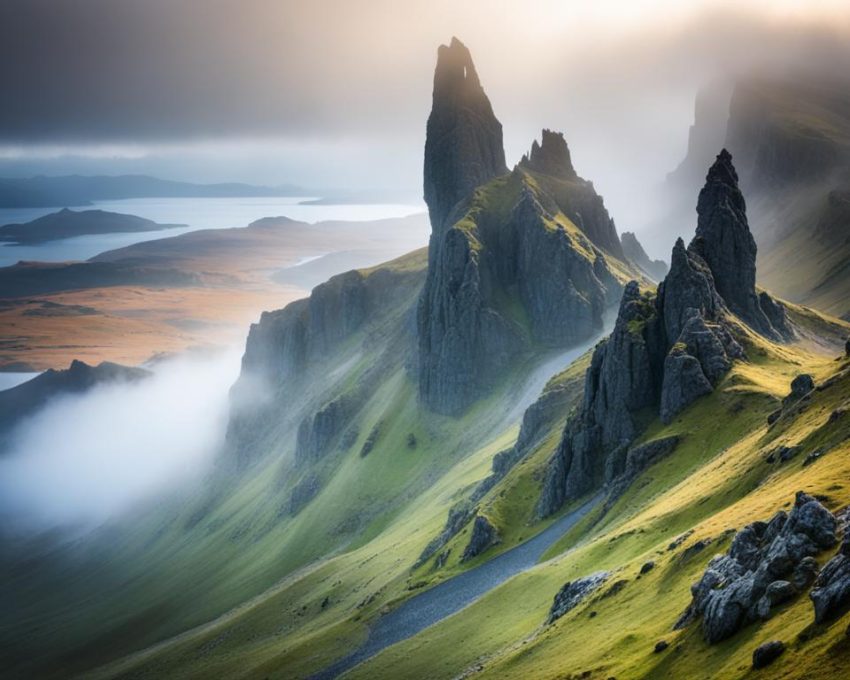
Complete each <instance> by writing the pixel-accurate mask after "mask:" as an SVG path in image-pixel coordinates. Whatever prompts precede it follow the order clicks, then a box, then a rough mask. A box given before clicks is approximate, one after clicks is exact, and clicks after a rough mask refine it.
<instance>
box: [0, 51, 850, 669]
mask: <svg viewBox="0 0 850 680" xmlns="http://www.w3.org/2000/svg"><path fill="white" fill-rule="evenodd" d="M476 54H477V52H476ZM432 63H433V62H432ZM432 63H429V64H428V66H429V67H430V66H431V64H432ZM480 63H481V64H485V63H486V64H492V63H493V62H492V61H487V60H482V61H481V62H480ZM497 75H498V74H496V73H493V74H491V73H489V72H485V71H484V68H483V66H482V74H481V75H479V72H478V69H477V65H476V62H475V61H473V57H472V52H471V51H470V49H468V47H467V46H466V45H465V44H464V43H463V42H461V41H460V40H459V39H458V38H456V37H453V38H452V39H451V40H450V41H449V42H447V43H446V44H443V45H440V46H439V47H438V48H437V51H436V63H433V87H432V89H431V92H430V94H431V99H430V106H431V108H430V114H429V115H428V117H427V122H426V121H425V120H424V116H423V117H422V118H423V120H422V121H420V124H419V127H420V128H421V127H423V126H422V125H421V123H423V122H424V131H425V136H424V149H423V157H422V159H421V160H422V161H423V162H422V165H421V171H422V174H421V180H422V188H423V194H424V201H425V205H426V207H427V213H425V214H423V213H422V212H421V211H420V210H417V209H416V206H413V209H412V210H410V211H408V209H409V208H410V207H411V206H404V205H398V204H390V203H386V204H366V203H363V204H357V205H355V204H354V203H345V202H344V201H345V200H346V197H349V198H350V197H351V196H354V195H356V194H357V192H356V191H354V190H353V189H352V190H350V191H348V190H346V191H343V190H339V191H337V192H331V193H329V194H328V196H326V197H325V198H323V199H316V200H310V201H306V202H300V199H299V200H298V202H295V199H296V198H297V197H296V196H295V192H297V187H294V186H291V185H287V186H280V187H271V186H269V187H266V186H259V185H256V186H255V185H242V184H217V185H191V184H189V183H165V184H163V183H162V182H161V181H159V180H154V179H153V178H149V177H144V178H135V180H133V181H130V179H128V178H127V177H124V178H123V179H122V178H118V177H117V178H115V180H114V181H109V182H106V183H105V184H104V186H105V187H106V188H108V189H109V191H110V192H112V193H108V194H107V195H106V196H105V198H106V199H108V200H115V201H116V202H121V201H123V200H124V198H125V195H126V193H127V191H130V189H128V188H127V186H128V183H129V186H130V187H131V189H132V187H133V186H136V189H133V191H142V193H141V194H139V196H144V198H143V199H140V200H145V201H148V200H151V201H154V203H152V204H148V208H149V209H150V211H151V212H147V213H145V214H144V215H142V214H141V213H142V212H144V210H140V216H139V217H138V218H133V216H132V215H128V214H124V215H119V216H118V217H121V218H128V222H127V224H126V225H125V226H126V228H127V229H128V230H131V231H132V230H135V229H136V228H144V229H147V228H148V227H151V228H153V227H155V228H157V229H159V228H162V229H166V228H169V227H173V224H177V222H175V223H173V224H172V223H171V222H170V220H171V219H172V218H170V217H169V218H168V220H169V221H168V222H160V221H159V220H160V219H163V218H161V217H160V212H159V211H160V210H163V209H165V208H168V207H169V206H170V207H171V208H172V209H173V208H174V207H175V205H177V204H174V203H169V201H166V203H165V204H161V203H160V202H159V201H160V200H164V199H169V197H170V199H179V201H183V200H184V199H186V198H187V197H186V196H185V195H184V194H185V192H187V191H190V190H192V187H197V186H207V189H206V190H205V191H207V192H209V194H210V195H208V196H202V197H200V198H203V199H204V202H202V203H198V204H197V208H196V209H197V210H198V211H200V214H201V215H206V216H207V217H209V220H210V221H209V223H208V224H205V225H204V224H201V222H200V221H198V220H200V219H201V218H200V217H193V218H192V221H191V222H190V221H187V222H186V224H187V225H188V228H187V229H186V231H182V228H181V233H171V232H170V231H169V232H167V233H163V234H162V235H158V234H156V233H155V232H154V233H149V232H147V231H144V232H140V233H143V234H145V235H144V237H143V238H139V239H138V240H132V242H129V241H128V242H121V243H120V244H117V246H118V247H115V248H112V249H106V250H103V251H99V252H97V253H96V254H91V255H90V256H88V257H85V258H80V259H70V260H65V259H57V260H50V259H48V260H47V261H38V262H29V261H24V262H18V263H17V264H14V265H11V266H8V267H2V268H0V291H2V293H0V370H4V371H7V372H9V373H10V374H11V373H12V372H22V373H29V372H41V371H45V372H43V373H40V374H39V375H38V377H35V378H33V379H31V380H29V381H27V382H23V383H22V384H20V385H17V386H15V387H13V388H12V389H6V390H2V391H0V409H2V413H0V489H5V493H0V546H2V549H0V576H2V578H0V601H3V602H4V606H3V607H2V608H0V669H2V670H0V674H2V675H3V676H4V677H10V678H39V679H45V680H51V679H53V678H56V679H59V678H66V677H73V678H77V677H79V678H87V679H88V678H98V679H103V680H107V679H113V678H134V679H138V680H144V679H148V678H150V679H154V678H156V679H159V678H181V679H183V678H187V679H195V678H197V679H198V680H200V679H205V678H243V679H246V680H247V679H255V678H256V679H258V680H260V679H268V678H280V679H284V680H290V679H296V678H300V679H304V680H307V679H311V680H330V679H333V678H345V680H356V679H359V678H362V679H364V680H366V679H368V680H383V679H386V680H395V679H397V678H404V679H405V680H417V679H421V680H434V679H438V678H440V679H442V678H445V679H446V680H449V679H451V680H461V679H464V680H477V679H478V678H481V679H482V680H483V679H490V678H492V679H494V680H495V679H499V680H503V679H506V680H510V679H517V680H520V679H522V680H524V679H526V678H534V679H535V680H536V679H541V680H578V679H579V678H590V679H591V680H602V679H607V680H611V679H613V678H617V679H619V680H624V679H638V678H647V679H650V678H653V679H654V678H671V679H678V678H687V679H688V680H713V679H715V678H723V679H726V678H729V679H737V678H751V677H764V678H771V679H773V678H776V679H787V680H791V679H795V680H796V679H801V678H805V679H807V680H820V679H824V680H825V679H827V678H836V677H844V675H846V672H847V670H846V669H847V668H848V664H850V305H848V302H847V301H848V299H850V283H848V282H850V276H848V273H850V272H848V266H850V265H848V262H850V259H848V258H850V251H848V248H850V240H848V238H847V234H848V228H850V209H848V206H850V202H848V194H847V191H846V188H847V187H846V186H845V185H846V184H847V179H848V177H850V175H848V174H847V172H848V168H850V123H848V121H850V107H849V106H848V102H850V100H848V98H847V96H846V94H844V93H843V91H842V90H841V88H840V86H838V85H837V84H836V81H826V80H825V81H824V82H823V83H818V84H812V83H803V82H802V81H799V82H798V81H795V80H793V79H792V78H790V77H789V78H788V79H786V80H781V79H778V78H767V77H764V78H759V77H755V76H753V77H748V78H744V77H740V78H739V79H737V80H736V81H735V82H730V83H719V84H717V83H715V85H714V86H710V87H708V88H706V89H703V90H702V91H701V92H700V94H699V95H698V97H697V102H696V113H695V121H694V125H693V126H692V127H691V130H690V136H689V141H688V152H687V155H686V157H685V158H684V160H683V161H682V163H681V164H680V165H679V166H678V168H677V169H676V170H674V171H673V172H672V173H669V174H668V175H667V180H666V183H665V186H664V188H663V189H662V190H661V191H660V192H659V194H658V196H652V197H650V196H646V197H644V198H645V200H647V201H648V202H649V201H656V202H657V203H658V205H657V206H654V208H653V210H649V209H647V210H644V212H645V213H647V214H649V213H651V212H654V214H655V215H656V217H655V221H654V222H653V223H652V224H648V225H644V228H643V229H635V231H620V230H619V228H618V226H617V225H618V224H621V223H620V222H619V221H618V222H617V223H615V219H614V218H615V216H614V215H612V214H611V213H610V212H609V207H608V204H606V201H605V198H604V197H603V195H602V193H601V190H599V189H597V185H595V184H594V182H593V181H592V178H587V177H586V176H585V175H584V174H583V172H584V171H583V170H582V168H583V167H585V166H584V164H583V162H582V159H583V156H582V153H581V152H579V151H577V149H581V148H582V145H581V143H578V144H576V143H575V142H574V139H575V138H576V137H579V136H580V135H579V134H574V135H571V134H570V132H569V131H568V132H567V133H564V132H559V131H557V130H554V129H550V128H542V129H541V128H538V127H535V128H534V129H535V130H540V132H539V136H535V137H534V138H533V139H529V140H527V141H528V142H530V145H528V146H526V147H524V148H526V149H527V151H526V152H525V153H523V154H522V155H521V156H520V154H517V156H519V160H518V161H516V162H515V163H513V165H511V164H510V163H509V161H508V158H507V156H506V148H509V145H508V144H507V143H506V140H507V139H508V136H509V134H511V135H512V134H514V133H513V131H511V130H510V128H511V125H508V124H507V121H511V124H515V121H514V119H515V117H516V113H515V110H514V108H513V106H514V105H513V104H512V105H506V103H505V97H504V90H503V89H500V87H499V85H498V78H497ZM491 78H492V80H493V82H494V87H493V88H490V87H489V86H488V88H487V89H486V90H485V87H484V83H485V82H486V83H489V82H490V79H491ZM406 85H407V84H406ZM727 85H728V87H727ZM491 97H492V99H491ZM531 108H533V107H531ZM502 109H504V111H505V112H506V113H500V115H502V116H504V118H499V117H497V110H498V111H500V112H501V111H502ZM542 110H544V111H545V105H543V106H542ZM506 114H507V115H506ZM502 120H504V121H506V125H505V127H504V128H503V124H502ZM517 128H518V129H519V130H520V131H521V130H522V129H523V128H522V126H521V125H518V126H517ZM617 132H620V131H617ZM613 134H614V133H613V132H612V135H613ZM647 172H649V170H647ZM59 180H61V181H59ZM10 186H11V188H9V187H7V186H6V185H4V184H3V183H2V181H0V202H3V201H5V202H7V203H9V205H15V206H18V207H20V206H19V203H20V202H21V201H22V200H23V199H21V198H20V197H19V194H20V192H21V189H20V187H24V188H26V189H27V191H29V192H32V194H33V196H34V198H32V199H31V200H30V203H28V204H27V205H31V206H39V209H41V208H43V207H45V206H46V205H47V204H48V203H50V202H51V201H53V200H55V199H54V198H52V197H53V196H55V195H64V194H65V193H67V192H68V191H71V190H72V189H73V194H74V195H75V196H80V197H82V198H85V199H86V200H87V201H88V200H90V201H94V202H95V204H96V207H97V208H98V212H99V211H100V209H101V208H103V206H102V205H101V204H100V203H99V202H98V201H100V200H103V198H102V196H101V194H99V193H98V191H100V190H101V189H98V186H99V185H98V184H97V183H96V182H91V183H90V182H88V181H83V180H80V179H75V180H73V181H69V178H57V181H56V182H55V183H51V182H49V181H45V180H44V178H41V179H39V178H33V180H32V181H31V182H22V183H20V186H19V187H18V188H17V189H16V188H15V186H18V185H15V186H12V185H10ZM150 186H164V187H165V188H166V189H169V191H170V192H171V193H168V192H166V193H165V194H163V195H161V196H159V197H157V196H153V197H152V196H149V195H148V194H147V193H145V191H147V190H144V191H143V189H144V187H150ZM122 187H123V188H122ZM139 187H142V188H139ZM169 187H170V188H169ZM239 187H242V188H243V189H245V187H247V189H245V194H244V196H241V197H237V196H236V195H235V194H232V193H231V192H233V191H236V190H237V189H238V188H239ZM13 190H14V191H13ZM10 192H11V193H10ZM115 192H118V193H117V194H116V193H115ZM367 193H368V192H365V191H361V192H360V194H361V195H366V194H367ZM7 194H8V195H7ZM113 194H114V195H113ZM134 195H135V194H134ZM163 197H164V198H163ZM24 198H26V196H24ZM127 198H132V196H128V197H127ZM234 198H236V204H234V203H227V201H229V200H230V199H234ZM248 198H251V199H253V200H252V201H248V204H242V203H241V201H242V200H243V199H244V200H247V199H248ZM272 198H274V199H275V200H283V201H284V203H283V204H278V203H274V205H275V207H279V206H280V205H284V206H285V207H288V208H290V209H288V210H287V211H286V212H285V215H286V216H283V215H278V216H275V215H267V214H262V215H260V214H255V211H257V210H264V209H265V206H264V204H263V203H262V201H263V200H265V199H272ZM170 199H169V200H170ZM289 199H292V202H291V203H286V201H287V200H289ZM134 200H135V199H134ZM209 201H214V202H215V203H209ZM256 201H260V202H259V203H258V202H256ZM340 201H342V202H340ZM42 204H43V205H42ZM138 205H139V207H141V206H142V205H143V204H138ZM179 205H180V206H182V207H181V208H180V210H174V212H173V214H174V218H173V219H175V220H178V221H180V219H181V215H182V214H188V213H191V212H193V210H195V209H193V208H192V206H191V205H189V204H187V203H182V202H181V203H180V204H179ZM224 205H230V208H229V209H225V210H224V211H223V212H224V214H219V213H218V208H219V207H221V206H224ZM246 205H247V207H246ZM163 206H165V207H163ZM641 207H642V208H644V207H645V206H641ZM15 209H17V207H16V208H15ZM181 210H185V211H186V213H181ZM228 210H233V211H234V212H233V213H230V212H228ZM205 211H208V212H205ZM245 211H247V212H245ZM69 212H70V211H69ZM85 214H86V213H73V214H71V215H68V214H66V213H64V212H63V213H60V214H59V215H60V217H61V220H65V219H68V220H70V222H68V223H67V224H65V225H64V226H63V229H64V228H65V227H67V228H68V229H70V230H71V232H73V233H74V234H76V237H77V238H87V237H91V236H96V235H103V234H106V233H110V234H112V233H113V232H107V231H106V230H105V228H104V229H100V228H99V227H98V226H97V225H96V224H93V223H92V222H86V221H85V220H82V221H78V220H79V219H82V218H80V216H82V215H85ZM103 214H104V215H109V214H110V213H103ZM169 214H172V213H169ZM249 214H250V216H251V219H250V220H246V219H243V220H241V221H240V222H239V223H238V225H231V224H230V222H229V221H228V220H230V219H231V217H232V216H233V215H239V216H242V217H247V216H248V215H249ZM102 216H103V215H100V216H99V217H98V220H100V219H101V217H102ZM310 216H313V217H315V216H322V217H321V219H318V218H317V219H308V217H310ZM616 217H617V219H618V220H621V219H622V220H623V224H626V225H627V226H629V228H631V225H629V222H628V220H629V219H632V218H633V217H632V216H631V215H624V216H619V215H618V216H616ZM41 219H42V220H45V219H46V221H42V222H40V223H39V222H32V223H29V224H28V225H23V227H26V228H27V229H30V228H32V227H33V225H35V227H36V228H37V227H38V225H39V224H41V225H42V226H44V225H46V227H45V229H46V231H45V232H44V233H43V234H42V235H41V236H40V237H38V238H37V235H35V234H32V235H30V236H29V237H28V236H27V235H26V234H23V232H21V229H23V227H22V226H21V225H13V226H14V229H10V230H9V233H10V234H12V236H14V238H15V240H16V241H17V242H19V243H23V244H27V245H24V246H22V247H29V246H33V247H39V248H41V247H49V246H50V244H51V243H56V244H58V245H57V246H56V247H57V248H59V249H60V250H57V251H56V252H61V248H64V247H65V246H66V245H67V244H64V245H63V244H62V242H61V241H62V239H61V236H63V235H64V236H68V235H69V234H70V232H67V231H62V233H61V234H60V233H58V232H56V231H55V229H54V227H55V221H56V220H57V219H58V218H56V216H55V215H54V216H50V217H49V218H41ZM110 219H115V218H110ZM205 219H206V218H205ZM140 220H141V221H140ZM243 222H244V223H245V224H242V223H243ZM180 223H181V224H182V221H181V222H180ZM116 231H119V232H120V231H121V229H117V228H116ZM13 232H14V233H13ZM51 234H52V236H51ZM123 236H127V235H126V234H124V235H122V238H123ZM54 237H60V238H59V240H58V241H55V242H54V241H53V240H52V239H53V238H54ZM36 241H39V242H41V241H44V243H42V244H41V245H38V246H35V243H36ZM10 248H12V246H10ZM234 347H235V348H238V352H237V351H234V350H233V348H234ZM228 350H229V351H228ZM237 354H238V356H237ZM237 359H239V360H238V361H237ZM82 362H85V363H82ZM102 362H107V363H102ZM112 362H115V363H116V364H121V365H114V364H113V363H112ZM66 367H67V368H66ZM55 369H63V370H55ZM234 376H237V377H236V378H235V380H234ZM166 435H168V436H166ZM39 461H42V463H41V464H42V465H43V466H49V468H50V469H49V470H44V469H42V470H41V471H39V470H38V462H39ZM48 473H49V474H48ZM107 491H108V492H109V493H107ZM74 494H76V496H77V499H76V504H75V502H74ZM81 497H82V498H83V500H85V501H86V502H81V501H80V498H81ZM39 498H41V499H43V500H42V501H41V506H42V507H39V508H37V509H38V510H40V511H41V513H40V516H39V513H38V512H36V511H35V510H33V511H32V512H31V516H28V515H27V512H26V511H24V510H20V508H26V507H30V508H31V509H32V508H36V506H38V505H39V501H38V499H39ZM63 504H64V505H63Z"/></svg>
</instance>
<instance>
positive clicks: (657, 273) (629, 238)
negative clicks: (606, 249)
mask: <svg viewBox="0 0 850 680" xmlns="http://www.w3.org/2000/svg"><path fill="white" fill-rule="evenodd" d="M620 243H621V244H622V246H623V255H625V257H626V259H627V260H628V261H629V262H631V263H632V264H634V265H635V266H636V267H638V268H640V270H641V271H643V272H645V273H646V275H647V276H649V278H651V279H652V280H653V281H661V279H663V278H664V277H665V276H666V275H667V263H666V262H664V260H650V259H649V255H647V254H646V251H645V250H644V249H643V246H642V245H641V244H640V241H638V238H637V236H635V235H634V234H633V233H632V232H630V231H624V232H623V233H622V234H621V235H620Z"/></svg>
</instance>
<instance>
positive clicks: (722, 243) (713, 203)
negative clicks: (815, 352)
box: [689, 149, 785, 339]
mask: <svg viewBox="0 0 850 680" xmlns="http://www.w3.org/2000/svg"><path fill="white" fill-rule="evenodd" d="M697 215H698V219H697V231H696V236H695V237H694V240H693V241H692V242H691V245H690V246H689V250H691V251H692V252H694V253H696V254H698V255H699V256H700V257H701V258H702V259H703V260H705V262H706V264H708V266H709V268H710V269H711V271H712V272H713V274H714V277H715V284H716V285H717V292H718V293H719V294H720V296H721V297H722V298H723V299H724V301H725V302H726V304H727V306H728V307H729V308H730V309H731V310H732V311H733V312H734V313H735V314H737V315H738V316H739V317H741V318H742V319H743V320H744V321H746V322H747V323H748V324H749V325H750V326H752V327H753V328H755V329H756V330H757V331H759V332H760V333H763V334H764V335H767V336H769V337H774V338H777V339H778V338H780V337H781V336H782V334H783V331H784V330H785V329H784V328H774V327H773V325H772V324H771V320H770V319H768V317H767V315H766V314H765V311H764V310H763V309H762V305H761V302H760V300H759V296H758V295H757V294H756V250H757V248H756V242H755V239H754V238H753V235H752V234H751V233H750V228H749V226H748V224H747V213H746V203H745V201H744V195H743V194H742V193H741V190H740V189H739V188H738V173H737V172H735V167H734V166H733V165H732V156H731V154H730V153H729V152H728V151H726V149H723V151H721V152H720V154H719V155H718V156H717V160H716V161H715V162H714V165H712V166H711V169H710V170H709V171H708V176H707V177H706V180H705V186H704V187H703V189H702V191H700V194H699V200H698V202H697Z"/></svg>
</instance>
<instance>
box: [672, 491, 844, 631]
mask: <svg viewBox="0 0 850 680" xmlns="http://www.w3.org/2000/svg"><path fill="white" fill-rule="evenodd" d="M835 529H836V520H835V517H834V516H833V515H832V513H830V512H829V511H828V510H827V509H826V508H824V507H823V505H821V504H820V503H819V502H818V501H817V500H816V499H814V498H812V497H811V496H809V495H807V494H805V493H803V492H799V493H798V494H797V497H796V499H795V502H794V508H793V509H792V511H791V512H790V513H789V514H787V515H786V514H785V513H784V512H782V511H780V512H778V513H776V514H775V515H774V516H773V517H772V518H771V520H770V522H753V523H752V524H749V525H747V526H746V527H744V528H743V529H741V531H739V532H738V534H737V535H736V536H735V538H734V540H733V541H732V544H731V545H730V547H729V551H728V552H727V554H725V555H717V556H715V557H714V558H712V559H711V561H710V562H709V563H708V566H707V568H706V570H705V572H704V573H703V575H702V577H701V578H700V580H699V581H698V582H697V583H695V584H694V585H693V586H692V587H691V595H692V596H693V599H692V601H691V604H690V605H689V607H688V608H687V609H686V610H685V612H684V613H683V614H682V616H681V617H680V618H679V621H677V623H676V626H677V627H682V626H684V625H687V624H688V623H689V622H690V621H692V620H694V619H695V618H698V617H700V616H701V617H702V629H703V637H704V638H705V640H706V642H708V643H709V644H713V643H716V642H719V641H721V640H724V639H726V638H728V637H731V636H732V635H734V634H735V633H736V632H737V631H738V630H739V629H740V628H741V627H742V626H744V625H746V624H747V623H749V622H751V621H756V620H758V619H766V618H768V617H769V616H770V614H771V609H772V608H773V607H775V606H777V605H778V604H780V603H782V602H786V601H788V600H789V599H791V598H793V597H794V596H795V595H796V594H797V592H798V588H799V587H800V586H797V585H796V583H801V584H803V583H804V582H805V580H806V579H807V578H808V575H809V574H810V573H811V571H812V569H813V566H812V561H813V559H812V558H813V556H814V555H816V554H818V553H819V552H821V551H822V550H825V549H827V548H829V547H831V546H833V545H835V542H836V538H835ZM815 565H816V563H815ZM788 577H790V579H791V580H790V581H789V580H788ZM819 579H820V577H819ZM848 591H850V586H849V587H848ZM812 598H813V599H815V596H814V595H813V596H812Z"/></svg>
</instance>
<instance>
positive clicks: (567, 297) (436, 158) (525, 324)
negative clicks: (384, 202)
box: [417, 40, 623, 415]
mask: <svg viewBox="0 0 850 680" xmlns="http://www.w3.org/2000/svg"><path fill="white" fill-rule="evenodd" d="M501 145H502V136H501V126H500V125H499V123H498V121H497V120H496V118H495V116H494V115H493V112H492V108H491V107H490V103H489V101H488V100H487V97H486V95H485V94H484V92H483V90H482V88H481V85H480V83H479V81H478V76H477V75H476V73H475V69H474V66H473V65H472V60H471V58H470V56H469V52H468V50H467V49H466V48H465V47H464V46H463V45H462V44H461V43H459V42H458V41H457V40H453V41H452V43H451V45H450V46H448V47H445V46H444V47H441V48H440V53H439V56H438V62H437V68H436V71H435V76H434V98H433V108H432V112H431V116H430V118H429V119H428V129H427V140H426V148H425V199H426V202H427V203H428V210H429V215H430V218H431V226H432V232H431V239H430V245H429V251H428V257H429V260H428V278H427V281H426V285H425V289H424V291H423V294H422V298H421V301H420V305H419V312H418V316H417V322H418V336H419V366H418V368H419V370H418V373H419V376H418V377H419V381H418V382H419V393H420V397H421V398H422V401H423V403H424V404H425V405H426V406H427V407H428V408H430V409H432V410H434V411H436V412H439V413H444V414H450V415H457V414H459V413H461V412H462V411H464V410H465V409H466V408H467V407H468V406H469V405H470V404H472V403H473V402H474V401H475V400H477V399H478V398H480V397H481V396H483V395H484V394H486V393H487V392H488V391H489V390H490V389H491V388H492V387H493V385H494V384H495V383H496V382H497V381H499V380H501V379H502V378H503V376H504V373H505V371H506V370H507V369H508V368H509V367H510V366H511V365H512V364H513V363H514V362H515V361H516V359H517V358H518V357H520V356H522V355H524V354H528V353H529V352H531V351H533V350H534V349H535V348H539V347H541V346H543V347H553V348H554V347H568V346H570V345H573V344H575V343H578V342H581V341H583V340H586V339H587V338H588V337H590V336H591V335H592V334H593V333H595V332H597V331H598V330H599V328H600V327H601V325H602V313H603V311H604V309H605V308H606V306H607V305H609V304H611V303H612V302H613V301H614V300H616V298H617V296H618V295H619V291H620V288H621V284H620V282H619V281H618V280H617V278H616V277H615V276H614V274H613V271H612V268H611V267H609V265H608V261H607V259H606V258H607V257H608V256H612V257H617V258H622V257H623V256H622V247H621V245H620V241H619V238H618V237H617V232H616V229H615V227H614V223H613V221H612V220H611V218H610V216H609V215H608V212H607V210H605V206H604V204H603V202H602V198H601V197H600V196H599V195H598V194H597V193H596V192H595V190H594V189H593V185H592V184H591V183H590V182H587V181H585V180H583V179H581V178H580V177H579V176H578V175H577V174H576V172H575V169H574V168H573V166H572V163H571V161H570V155H569V149H568V148H567V145H566V142H565V141H564V138H563V136H562V135H561V134H559V133H555V132H551V131H549V130H546V131H544V133H543V138H542V141H541V143H539V144H537V143H536V142H535V145H534V147H533V148H532V151H531V153H530V154H529V155H527V156H526V157H525V158H524V159H523V161H522V162H521V163H520V164H519V165H518V166H517V167H516V168H515V169H514V171H513V172H512V173H510V174H506V173H507V169H506V168H505V165H504V152H503V151H502V146H501Z"/></svg>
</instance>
